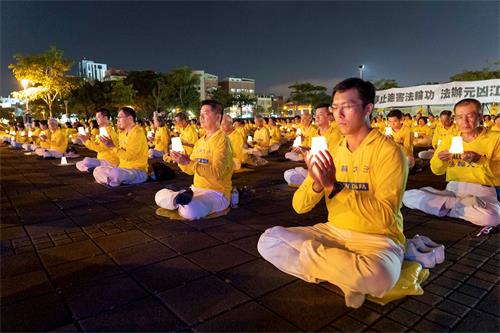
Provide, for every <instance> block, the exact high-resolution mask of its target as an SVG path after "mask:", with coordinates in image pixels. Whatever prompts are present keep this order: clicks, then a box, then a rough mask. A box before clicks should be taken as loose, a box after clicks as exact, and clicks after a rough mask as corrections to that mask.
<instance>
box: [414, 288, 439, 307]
mask: <svg viewBox="0 0 500 333" xmlns="http://www.w3.org/2000/svg"><path fill="white" fill-rule="evenodd" d="M412 298H414V299H415V300H417V301H419V302H423V303H426V304H429V305H431V306H435V305H436V304H437V303H439V302H441V301H442V300H443V297H441V296H438V295H436V294H433V293H431V292H425V291H424V294H423V295H419V296H412Z"/></svg>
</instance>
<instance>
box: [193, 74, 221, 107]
mask: <svg viewBox="0 0 500 333" xmlns="http://www.w3.org/2000/svg"><path fill="white" fill-rule="evenodd" d="M193 74H196V75H199V78H200V81H199V84H198V85H197V86H196V88H197V89H198V92H199V93H200V101H202V100H204V99H207V98H211V97H212V95H211V93H212V91H213V90H214V89H217V86H218V80H219V77H218V76H217V75H213V74H210V73H207V72H205V71H204V70H196V71H193Z"/></svg>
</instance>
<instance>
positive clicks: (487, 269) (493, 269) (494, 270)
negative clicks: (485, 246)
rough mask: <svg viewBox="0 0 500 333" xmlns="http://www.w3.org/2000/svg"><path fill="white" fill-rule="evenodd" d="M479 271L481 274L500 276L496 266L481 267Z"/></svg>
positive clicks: (499, 270)
mask: <svg viewBox="0 0 500 333" xmlns="http://www.w3.org/2000/svg"><path fill="white" fill-rule="evenodd" d="M481 270H482V271H483V272H487V273H491V274H496V275H497V276H498V275H500V269H499V268H498V267H496V266H493V265H483V266H482V267H481Z"/></svg>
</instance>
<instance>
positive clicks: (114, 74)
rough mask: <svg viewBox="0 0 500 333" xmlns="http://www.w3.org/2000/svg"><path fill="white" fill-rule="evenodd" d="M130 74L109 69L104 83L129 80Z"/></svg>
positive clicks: (120, 70)
mask: <svg viewBox="0 0 500 333" xmlns="http://www.w3.org/2000/svg"><path fill="white" fill-rule="evenodd" d="M127 75H128V72H127V71H126V70H123V69H116V68H111V67H110V68H109V69H108V70H107V71H106V74H105V75H104V81H119V80H124V79H125V78H127Z"/></svg>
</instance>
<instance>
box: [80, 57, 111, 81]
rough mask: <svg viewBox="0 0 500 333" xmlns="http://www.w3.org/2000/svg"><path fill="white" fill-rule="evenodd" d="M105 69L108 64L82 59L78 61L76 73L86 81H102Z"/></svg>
mask: <svg viewBox="0 0 500 333" xmlns="http://www.w3.org/2000/svg"><path fill="white" fill-rule="evenodd" d="M107 69H108V65H106V64H99V63H96V62H93V61H92V60H82V61H80V62H79V63H78V75H79V76H81V77H83V78H84V79H85V80H88V81H92V80H97V81H104V76H105V75H106V70H107Z"/></svg>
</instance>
